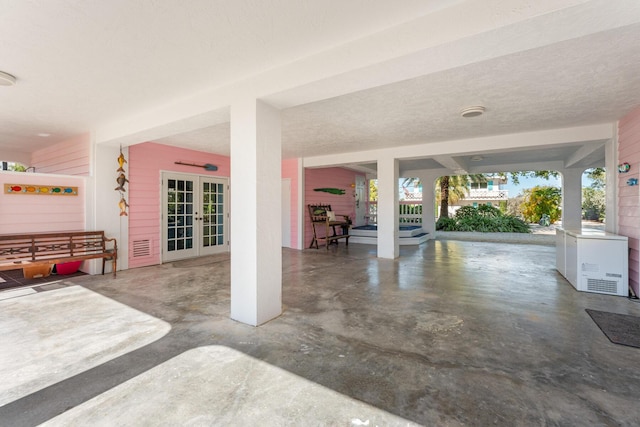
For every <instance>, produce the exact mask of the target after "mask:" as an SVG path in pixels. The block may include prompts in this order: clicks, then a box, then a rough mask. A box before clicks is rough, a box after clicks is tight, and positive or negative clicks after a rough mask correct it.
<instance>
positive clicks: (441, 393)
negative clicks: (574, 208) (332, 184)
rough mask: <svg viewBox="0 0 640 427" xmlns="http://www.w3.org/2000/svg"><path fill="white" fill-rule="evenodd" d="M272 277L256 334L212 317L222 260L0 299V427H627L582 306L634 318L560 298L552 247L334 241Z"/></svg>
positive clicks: (217, 310)
mask: <svg viewBox="0 0 640 427" xmlns="http://www.w3.org/2000/svg"><path fill="white" fill-rule="evenodd" d="M283 268H284V275H283V277H284V284H283V303H284V312H283V314H282V316H280V317H279V318H277V319H275V320H273V321H271V322H269V323H267V324H266V325H263V326H261V327H258V328H253V327H250V326H246V325H243V324H240V323H237V322H234V321H232V320H230V319H229V262H228V257H227V256H216V257H207V258H199V259H194V260H188V261H181V262H174V263H170V264H165V265H162V266H156V267H148V268H140V269H133V270H128V271H123V272H121V273H118V277H117V278H115V279H114V278H112V277H111V276H90V277H79V278H73V279H70V280H68V281H64V282H62V283H59V284H56V285H51V286H50V287H49V288H46V287H43V288H40V289H38V290H40V291H44V292H39V293H36V294H30V295H22V296H16V297H15V298H10V299H6V300H3V301H0V313H1V314H0V331H2V332H0V333H1V334H2V335H1V336H2V340H1V347H2V348H1V349H0V365H3V366H5V368H4V371H3V370H1V369H2V368H0V375H2V378H3V381H2V382H3V383H4V384H0V402H2V403H0V404H3V403H4V406H2V407H0V425H3V426H5V425H6V426H31V425H37V424H40V423H45V424H46V425H64V426H69V425H78V426H80V425H92V426H95V425H135V426H138V425H149V426H155V425H265V426H266V425H344V426H350V425H370V426H374V425H411V424H413V423H415V424H419V425H447V426H449V425H450V426H456V425H482V426H485V425H491V424H495V425H509V426H516V425H638V422H639V420H640V405H639V404H638V396H640V370H639V368H640V349H636V348H631V347H624V346H620V345H615V344H612V343H611V342H609V340H608V339H607V338H606V337H605V336H604V334H603V333H602V332H601V331H600V330H599V329H598V327H597V326H596V325H595V323H594V322H593V321H592V320H591V318H590V317H589V316H588V314H587V313H586V312H585V310H584V309H585V308H592V309H597V310H603V311H613V312H617V313H622V314H630V315H635V316H640V304H638V303H635V302H633V301H630V300H627V299H626V298H621V297H613V296H603V295H597V294H588V293H582V292H576V291H575V290H574V289H573V288H572V287H571V285H570V284H569V283H568V282H567V281H566V280H565V279H563V278H562V277H561V276H560V275H559V274H558V273H557V272H556V271H555V248H554V247H553V246H542V245H524V244H523V245H519V244H509V245H505V244H499V243H487V242H462V241H453V240H436V241H430V242H427V243H426V244H423V245H421V246H420V247H418V248H416V247H402V248H401V258H399V259H397V260H395V261H391V260H379V259H377V258H376V257H375V248H373V247H370V246H367V245H350V246H349V247H348V248H346V247H345V246H344V245H343V244H341V245H340V246H339V247H338V248H335V247H334V248H331V250H330V251H329V252H326V251H325V250H324V249H321V250H305V251H295V250H283ZM107 313H112V315H111V316H108V315H106V314H107ZM10 363H13V364H12V365H9V364H10ZM6 366H10V368H7V367H6Z"/></svg>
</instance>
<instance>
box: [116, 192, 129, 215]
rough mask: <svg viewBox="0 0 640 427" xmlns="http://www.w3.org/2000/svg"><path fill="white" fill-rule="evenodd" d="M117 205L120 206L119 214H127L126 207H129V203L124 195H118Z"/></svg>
mask: <svg viewBox="0 0 640 427" xmlns="http://www.w3.org/2000/svg"><path fill="white" fill-rule="evenodd" d="M118 207H119V208H120V216H128V214H127V208H128V207H129V204H128V203H127V201H126V200H125V198H124V196H121V197H120V201H119V202H118Z"/></svg>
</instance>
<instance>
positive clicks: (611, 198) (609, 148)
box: [604, 122, 618, 233]
mask: <svg viewBox="0 0 640 427" xmlns="http://www.w3.org/2000/svg"><path fill="white" fill-rule="evenodd" d="M617 125H618V123H617V122H616V123H615V124H614V125H613V127H614V132H613V134H614V135H615V137H614V138H612V139H610V140H608V141H607V143H606V145H605V148H604V150H605V151H604V156H605V159H604V161H605V188H606V192H605V206H606V208H605V218H606V219H607V220H606V221H605V230H606V231H608V232H609V233H617V232H618V137H617V136H618V126H617Z"/></svg>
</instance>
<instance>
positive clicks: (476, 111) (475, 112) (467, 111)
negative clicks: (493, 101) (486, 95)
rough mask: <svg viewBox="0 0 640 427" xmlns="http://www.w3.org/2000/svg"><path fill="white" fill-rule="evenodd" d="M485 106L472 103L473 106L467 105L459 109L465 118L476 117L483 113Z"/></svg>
mask: <svg viewBox="0 0 640 427" xmlns="http://www.w3.org/2000/svg"><path fill="white" fill-rule="evenodd" d="M485 110H486V108H484V107H483V106H482V105H474V106H473V107H467V108H463V109H462V110H460V115H461V116H462V117H465V118H469V117H478V116H481V115H482V114H484V112H485Z"/></svg>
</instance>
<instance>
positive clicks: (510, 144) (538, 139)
mask: <svg viewBox="0 0 640 427" xmlns="http://www.w3.org/2000/svg"><path fill="white" fill-rule="evenodd" d="M613 130H614V127H613V126H612V125H611V123H605V124H600V125H591V126H582V127H574V128H564V129H552V130H543V131H537V132H525V133H516V134H508V135H497V136H487V137H482V138H471V139H459V140H453V141H442V142H433V143H428V144H420V145H407V146H400V147H393V148H385V149H380V150H369V151H358V152H351V153H340V154H327V155H322V156H313V157H305V158H304V159H303V164H304V167H328V166H339V165H344V164H346V163H367V162H372V161H373V162H375V161H377V159H379V158H380V159H384V158H389V157H391V158H395V159H399V160H404V159H417V158H427V157H430V158H433V157H435V156H456V155H470V154H477V153H478V147H482V148H483V152H488V151H497V152H500V151H513V150H528V149H532V148H540V149H544V148H545V147H550V146H554V145H562V144H567V143H576V142H580V141H594V140H608V139H611V138H612V137H613Z"/></svg>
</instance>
